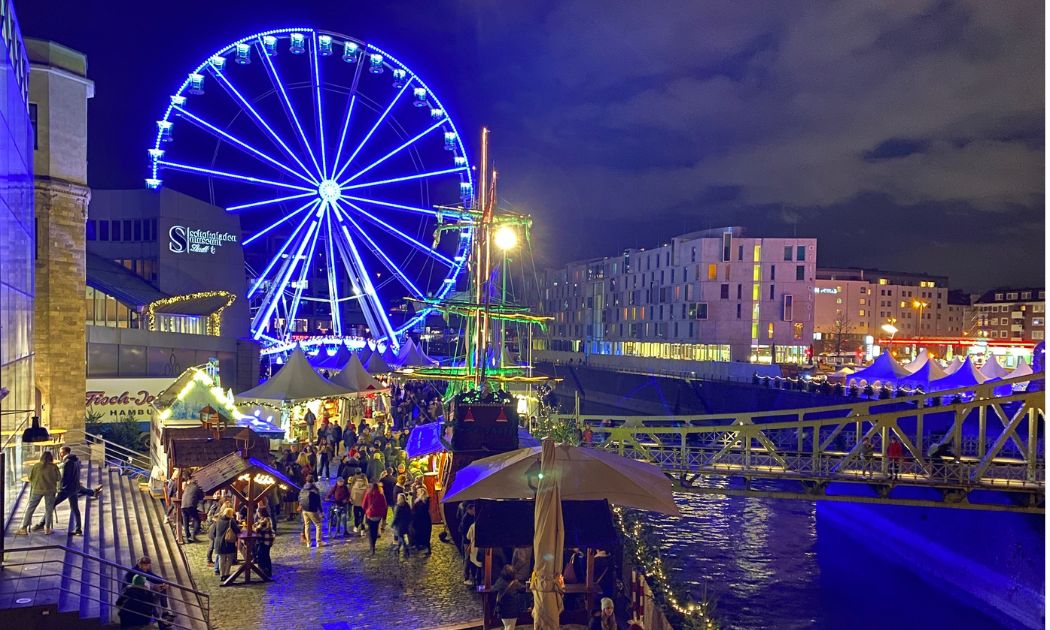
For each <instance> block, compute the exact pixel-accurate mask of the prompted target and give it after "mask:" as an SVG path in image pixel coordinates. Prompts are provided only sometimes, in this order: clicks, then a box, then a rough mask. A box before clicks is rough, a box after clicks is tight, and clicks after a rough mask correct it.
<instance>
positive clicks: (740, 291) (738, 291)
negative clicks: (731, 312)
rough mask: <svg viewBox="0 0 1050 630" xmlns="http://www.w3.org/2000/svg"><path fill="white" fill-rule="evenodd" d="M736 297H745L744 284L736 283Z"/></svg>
mask: <svg viewBox="0 0 1050 630" xmlns="http://www.w3.org/2000/svg"><path fill="white" fill-rule="evenodd" d="M736 299H738V300H742V299H744V285H742V284H738V285H736Z"/></svg>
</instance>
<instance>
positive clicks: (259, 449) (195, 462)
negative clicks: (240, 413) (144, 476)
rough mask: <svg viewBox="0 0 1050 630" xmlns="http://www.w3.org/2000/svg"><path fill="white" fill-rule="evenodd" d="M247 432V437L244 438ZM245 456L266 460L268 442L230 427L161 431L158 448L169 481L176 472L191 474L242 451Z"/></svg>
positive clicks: (183, 428)
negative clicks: (245, 450) (195, 470)
mask: <svg viewBox="0 0 1050 630" xmlns="http://www.w3.org/2000/svg"><path fill="white" fill-rule="evenodd" d="M245 431H247V434H245ZM245 442H247V450H248V454H249V455H250V456H252V457H255V458H257V459H259V460H265V459H266V456H267V455H268V454H269V452H270V440H269V439H268V438H267V437H265V436H261V435H259V434H257V433H255V432H254V431H252V430H251V429H246V428H243V427H238V426H232V427H227V428H225V429H221V430H218V431H217V430H215V429H210V428H206V427H202V426H199V427H180V426H168V427H164V428H163V429H161V437H160V443H161V448H163V449H164V453H165V455H166V456H167V462H168V470H166V471H164V473H165V474H166V475H167V477H168V478H170V477H171V474H172V472H174V470H175V469H176V468H178V469H179V470H183V471H191V470H193V469H195V468H200V467H202V466H207V465H208V464H210V463H212V462H214V461H215V460H218V459H221V458H223V457H225V456H227V455H229V454H230V453H236V452H237V451H239V450H241V449H243V448H245Z"/></svg>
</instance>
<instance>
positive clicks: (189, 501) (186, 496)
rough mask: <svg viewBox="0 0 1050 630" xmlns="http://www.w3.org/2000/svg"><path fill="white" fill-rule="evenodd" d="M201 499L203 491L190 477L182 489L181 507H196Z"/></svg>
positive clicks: (202, 498)
mask: <svg viewBox="0 0 1050 630" xmlns="http://www.w3.org/2000/svg"><path fill="white" fill-rule="evenodd" d="M203 500H204V491H203V490H201V487H200V486H198V485H197V482H196V481H194V480H192V479H190V480H189V482H187V483H186V487H185V488H183V489H182V509H184V510H186V509H189V508H192V507H197V504H198V503H200V502H201V501H203Z"/></svg>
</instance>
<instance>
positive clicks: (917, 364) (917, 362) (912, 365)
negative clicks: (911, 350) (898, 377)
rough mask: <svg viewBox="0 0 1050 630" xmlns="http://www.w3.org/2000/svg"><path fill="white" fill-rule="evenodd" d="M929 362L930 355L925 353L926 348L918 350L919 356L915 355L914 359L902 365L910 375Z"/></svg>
mask: <svg viewBox="0 0 1050 630" xmlns="http://www.w3.org/2000/svg"><path fill="white" fill-rule="evenodd" d="M929 360H930V355H929V353H928V352H926V348H922V349H921V350H919V354H917V355H915V358H914V359H912V360H911V361H909V362H908V363H905V364H904V369H905V370H908V371H909V372H911V373H912V374H914V373H915V372H918V371H919V370H920V369H922V366H924V365H926V362H927V361H929Z"/></svg>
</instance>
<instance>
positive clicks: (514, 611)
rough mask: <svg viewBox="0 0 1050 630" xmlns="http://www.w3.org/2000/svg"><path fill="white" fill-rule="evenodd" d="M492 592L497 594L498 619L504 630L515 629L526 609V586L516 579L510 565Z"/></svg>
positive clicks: (505, 568) (504, 568) (504, 570)
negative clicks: (505, 629)
mask: <svg viewBox="0 0 1050 630" xmlns="http://www.w3.org/2000/svg"><path fill="white" fill-rule="evenodd" d="M492 590H493V591H495V592H496V610H495V612H496V617H498V618H499V620H500V621H502V622H503V627H504V628H513V627H514V626H515V624H517V623H518V617H520V616H521V612H522V610H523V609H524V608H525V606H524V600H525V597H526V593H525V585H524V584H522V583H521V581H520V580H518V578H517V577H515V575H514V567H512V566H510V565H509V564H508V565H505V566H504V567H503V570H502V571H500V574H499V579H497V580H496V583H495V584H493V585H492Z"/></svg>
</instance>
